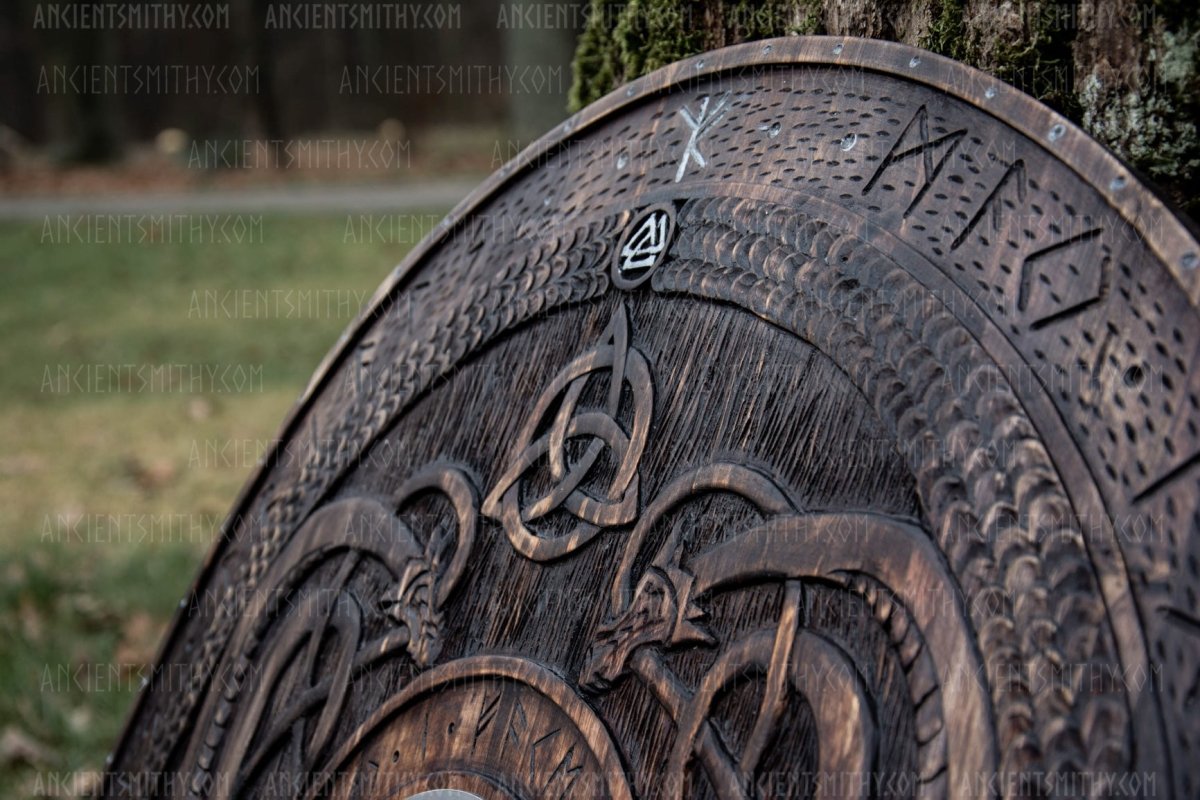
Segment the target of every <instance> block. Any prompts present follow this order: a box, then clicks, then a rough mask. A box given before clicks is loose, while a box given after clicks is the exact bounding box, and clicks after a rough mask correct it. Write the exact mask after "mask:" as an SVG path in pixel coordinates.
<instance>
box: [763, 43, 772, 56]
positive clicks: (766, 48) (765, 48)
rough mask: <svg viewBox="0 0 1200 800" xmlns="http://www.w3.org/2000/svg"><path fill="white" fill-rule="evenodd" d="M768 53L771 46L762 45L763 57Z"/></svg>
mask: <svg viewBox="0 0 1200 800" xmlns="http://www.w3.org/2000/svg"><path fill="white" fill-rule="evenodd" d="M769 52H771V45H769V44H764V45H763V55H764V56H765V55H766V54H767V53H769Z"/></svg>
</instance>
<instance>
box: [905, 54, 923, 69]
mask: <svg viewBox="0 0 1200 800" xmlns="http://www.w3.org/2000/svg"><path fill="white" fill-rule="evenodd" d="M920 63H921V57H920V56H913V57H912V58H910V59H909V60H908V65H909V66H910V67H915V66H917V65H918V64H920Z"/></svg>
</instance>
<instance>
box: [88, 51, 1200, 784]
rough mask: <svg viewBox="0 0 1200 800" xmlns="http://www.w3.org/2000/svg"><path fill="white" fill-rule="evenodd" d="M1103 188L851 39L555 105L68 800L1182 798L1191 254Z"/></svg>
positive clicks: (1189, 558)
mask: <svg viewBox="0 0 1200 800" xmlns="http://www.w3.org/2000/svg"><path fill="white" fill-rule="evenodd" d="M822 53H823V54H824V55H822ZM905 65H908V66H905ZM922 65H924V66H923V67H922ZM976 89H978V92H975V90H976ZM992 101H996V102H992ZM1039 126H1043V127H1044V130H1042V129H1041V128H1039ZM1110 169H1117V170H1119V169H1120V167H1119V165H1116V164H1115V162H1113V161H1112V159H1111V158H1110V157H1108V156H1106V155H1105V154H1103V152H1102V151H1100V150H1098V149H1097V148H1096V147H1095V145H1094V144H1093V143H1090V142H1087V141H1085V140H1084V139H1082V138H1081V135H1080V134H1079V132H1078V131H1076V130H1074V129H1071V128H1069V126H1066V125H1064V124H1061V123H1060V122H1058V121H1057V120H1056V119H1055V118H1054V117H1053V115H1052V113H1051V112H1049V111H1047V110H1046V109H1044V108H1042V107H1040V106H1037V105H1036V104H1033V103H1032V102H1031V101H1029V100H1028V99H1027V98H1019V97H1016V96H1015V95H1014V94H1013V93H1012V90H1010V89H1007V88H1004V87H1001V86H999V85H997V84H995V83H994V82H993V81H991V80H990V79H988V78H986V76H982V75H980V74H978V73H974V72H971V71H970V70H966V69H965V68H962V67H957V66H955V65H952V64H950V63H949V62H946V61H944V60H941V59H936V58H935V57H932V56H929V55H928V54H924V53H920V52H919V51H915V50H911V49H908V48H902V47H898V46H895V45H884V44H869V43H863V42H857V41H854V40H830V39H822V38H798V39H787V40H779V41H776V42H772V43H766V44H762V43H759V44H755V45H753V46H747V47H738V48H731V49H730V50H726V51H719V52H717V53H713V54H708V55H707V56H705V57H703V58H699V59H695V60H692V61H689V62H684V63H682V64H680V65H676V66H673V67H670V68H668V69H666V70H664V71H662V72H661V73H657V74H656V75H653V76H649V77H648V78H646V79H643V80H642V81H639V82H638V83H637V84H634V85H632V86H631V87H629V89H628V90H621V91H619V92H617V93H616V94H615V95H613V96H611V97H610V98H607V99H606V100H604V101H601V102H600V103H598V104H597V106H596V107H593V108H591V109H588V110H585V111H584V112H581V114H580V115H579V116H578V117H577V118H574V119H573V120H572V121H571V122H569V123H568V125H567V126H565V127H564V128H563V130H561V131H557V132H556V133H554V134H552V135H550V136H548V137H547V138H545V139H543V140H541V141H540V142H539V143H538V144H537V145H535V146H534V147H533V148H532V149H531V150H530V151H528V152H527V153H526V154H524V155H523V156H522V157H521V158H520V159H519V160H518V163H517V164H516V165H514V166H511V167H509V168H506V169H505V170H504V171H503V174H502V175H499V176H497V177H495V178H493V179H491V180H490V181H489V182H488V183H486V184H485V185H484V187H482V188H481V190H480V192H479V193H477V194H476V195H475V196H474V198H473V199H471V200H470V201H469V202H468V203H467V204H466V205H465V206H464V207H463V208H462V209H461V210H460V211H458V212H456V214H454V215H452V217H451V218H450V221H449V222H448V223H447V224H446V225H445V226H444V227H443V229H442V230H441V231H440V232H439V233H438V234H436V235H435V236H434V237H431V239H430V240H428V241H427V242H426V243H424V244H423V245H422V246H421V247H420V248H418V251H417V252H416V253H415V254H414V255H413V256H412V257H411V259H410V261H409V262H407V263H406V264H405V265H402V267H401V268H400V269H399V270H398V271H397V273H396V275H394V276H393V277H392V278H390V279H389V280H388V281H386V282H385V284H384V286H383V287H381V290H380V292H379V293H378V295H377V298H376V301H375V303H374V304H373V306H372V308H371V310H370V312H369V313H368V314H367V315H365V316H364V318H363V319H362V320H360V321H359V322H358V323H357V324H356V326H355V327H354V328H352V330H351V331H350V332H349V333H348V335H347V337H345V339H344V341H343V342H342V343H341V344H340V345H339V347H338V348H337V349H336V350H335V352H334V353H333V354H331V357H330V358H329V359H328V360H327V363H326V366H325V367H323V368H322V370H321V371H320V372H319V373H318V376H317V377H316V378H315V379H314V382H313V384H312V387H311V390H310V393H309V395H308V396H307V398H306V399H305V400H304V401H303V402H302V404H301V405H300V406H299V407H298V408H297V410H296V412H295V413H294V414H293V416H292V418H291V419H290V420H289V422H288V423H287V424H286V426H285V434H284V436H283V437H282V441H283V442H284V443H285V445H284V446H281V449H280V451H279V452H278V453H276V456H275V457H273V458H271V459H268V465H267V466H266V467H265V468H264V470H263V471H262V472H261V473H260V475H259V476H258V477H257V478H256V479H255V480H254V481H252V482H251V484H250V486H249V487H248V488H247V491H246V493H245V494H244V496H243V498H242V500H241V501H239V505H238V506H237V507H236V509H235V513H234V515H233V516H232V517H231V521H230V523H229V525H228V527H227V531H226V537H225V539H224V541H222V543H221V544H220V545H219V546H218V547H217V549H216V550H215V551H214V553H213V556H212V558H211V559H210V562H209V565H208V566H207V567H206V569H205V571H204V572H203V573H202V575H201V576H200V579H199V581H198V583H197V586H196V588H195V589H194V590H193V592H192V595H191V597H190V600H189V601H188V602H186V603H185V604H184V605H185V608H184V611H183V612H182V613H181V615H180V617H179V620H178V621H177V624H176V626H175V628H174V630H173V632H172V634H171V636H170V638H169V640H168V642H167V643H166V646H165V649H164V651H163V654H162V656H161V659H160V662H161V664H162V666H163V667H164V669H167V668H169V669H170V670H171V674H173V675H178V676H180V677H179V679H178V680H176V681H175V682H174V684H173V685H167V684H166V683H164V682H156V683H155V688H154V689H153V690H152V691H150V692H148V693H147V694H146V695H144V696H143V697H142V698H141V699H140V701H139V703H138V706H137V708H136V709H135V712H134V715H133V718H132V721H131V723H130V726H129V728H128V730H127V732H126V734H125V736H124V738H123V739H122V742H121V745H120V747H119V749H118V751H117V753H116V757H115V760H114V763H113V765H112V772H111V774H110V776H109V778H110V780H109V781H108V785H107V790H108V794H109V796H113V797H131V796H138V797H157V796H162V797H192V798H224V797H288V798H301V797H317V796H327V795H330V794H332V795H333V796H338V797H364V798H374V797H409V796H411V795H415V794H418V793H420V792H423V791H426V790H431V789H438V788H445V789H457V790H459V791H465V792H470V793H472V794H475V795H477V796H481V797H511V796H515V797H580V796H590V797H633V796H637V797H757V796H798V797H804V796H815V797H859V796H863V797H868V796H879V797H917V796H919V797H961V796H984V797H990V796H1000V795H1003V796H1038V795H1044V794H1051V795H1053V794H1064V793H1072V792H1073V793H1074V794H1076V795H1079V794H1083V795H1089V796H1091V795H1102V794H1106V793H1107V794H1112V793H1127V794H1128V793H1131V794H1155V795H1161V796H1179V797H1190V796H1194V793H1195V791H1197V790H1198V789H1200V773H1197V771H1196V767H1195V766H1194V765H1193V764H1192V760H1191V758H1190V753H1191V752H1193V751H1194V750H1195V748H1197V747H1200V721H1198V719H1197V717H1196V716H1195V715H1194V714H1191V713H1190V712H1189V708H1190V705H1191V703H1192V702H1193V700H1194V697H1195V694H1196V692H1197V680H1198V678H1197V675H1198V674H1200V635H1198V632H1200V624H1198V623H1197V622H1196V620H1197V618H1198V617H1200V614H1198V613H1197V609H1196V592H1197V590H1198V589H1200V571H1198V570H1197V567H1196V564H1197V553H1196V551H1197V549H1198V545H1197V538H1198V537H1197V536H1196V528H1197V521H1196V520H1197V513H1200V507H1198V505H1197V497H1198V496H1200V493H1198V492H1197V481H1198V480H1200V469H1197V462H1198V461H1200V430H1198V429H1197V423H1198V421H1200V399H1198V396H1200V385H1198V384H1197V381H1198V380H1200V379H1197V378H1196V377H1195V376H1196V375H1197V374H1198V373H1197V370H1196V369H1195V364H1194V362H1195V360H1196V357H1197V356H1196V354H1197V338H1198V337H1200V323H1198V321H1197V318H1196V309H1195V307H1194V305H1193V303H1192V299H1191V297H1192V295H1193V294H1194V281H1193V279H1192V278H1191V277H1190V273H1188V272H1187V270H1188V269H1189V267H1188V264H1189V263H1192V262H1191V261H1189V258H1188V256H1189V254H1191V256H1192V257H1194V256H1195V253H1196V242H1195V240H1194V239H1192V238H1191V237H1190V236H1189V235H1188V234H1187V233H1186V232H1185V231H1184V229H1183V227H1182V226H1181V225H1180V224H1179V223H1178V222H1177V221H1175V220H1173V219H1170V218H1167V217H1161V216H1155V214H1157V213H1159V212H1160V211H1161V209H1160V207H1159V206H1157V205H1156V201H1154V200H1153V198H1152V197H1151V196H1150V195H1149V194H1148V193H1147V192H1145V190H1144V189H1142V188H1141V187H1139V186H1137V185H1136V182H1134V181H1133V179H1132V178H1131V177H1130V176H1128V175H1124V174H1123V182H1122V184H1121V185H1120V186H1119V187H1118V185H1117V183H1116V182H1114V181H1113V180H1112V178H1113V177H1115V175H1114V176H1110V177H1107V178H1104V183H1103V185H1100V184H1098V178H1101V177H1103V176H1104V175H1105V174H1106V173H1105V170H1110Z"/></svg>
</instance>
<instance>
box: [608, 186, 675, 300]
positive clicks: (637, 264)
mask: <svg viewBox="0 0 1200 800" xmlns="http://www.w3.org/2000/svg"><path fill="white" fill-rule="evenodd" d="M674 233H675V211H674V208H672V207H671V206H670V205H667V204H664V205H656V206H651V207H650V208H648V209H646V210H645V211H643V212H642V214H641V216H639V217H637V218H635V220H634V223H633V224H632V225H630V226H629V233H628V234H626V236H625V238H624V239H623V240H622V242H621V246H620V247H618V248H617V251H616V257H615V259H614V261H613V271H612V278H613V283H615V284H616V285H617V286H619V287H620V288H622V289H633V288H635V287H636V286H639V285H640V284H641V283H643V282H644V281H645V280H646V279H647V278H648V277H650V273H651V271H652V270H653V269H654V268H655V267H657V266H658V265H659V264H661V263H662V261H663V259H664V258H665V257H666V254H667V247H668V245H669V244H670V243H671V237H672V236H673V235H674Z"/></svg>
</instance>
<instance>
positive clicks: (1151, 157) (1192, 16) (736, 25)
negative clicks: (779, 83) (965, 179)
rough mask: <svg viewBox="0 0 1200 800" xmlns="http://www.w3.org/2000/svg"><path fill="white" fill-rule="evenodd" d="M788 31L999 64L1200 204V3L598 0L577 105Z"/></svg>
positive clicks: (997, 71) (1002, 73) (580, 55)
mask: <svg viewBox="0 0 1200 800" xmlns="http://www.w3.org/2000/svg"><path fill="white" fill-rule="evenodd" d="M789 34H832V35H838V36H863V37H870V38H876V39H888V40H891V41H897V42H903V43H905V44H910V45H915V46H918V47H923V48H926V49H928V50H933V51H934V52H937V53H941V54H943V55H946V56H949V57H951V58H954V59H957V60H959V61H962V62H965V63H967V64H970V65H971V66H974V67H977V68H979V69H982V70H984V71H985V72H989V73H992V74H993V75H996V76H997V77H999V78H1000V79H1002V80H1004V81H1007V82H1008V83H1011V84H1012V85H1013V86H1015V87H1017V88H1018V89H1021V90H1022V91H1024V92H1026V93H1028V94H1031V95H1033V96H1034V97H1036V98H1038V99H1039V100H1042V101H1043V102H1045V103H1047V104H1049V105H1051V106H1053V107H1054V108H1055V109H1057V110H1058V111H1060V112H1062V113H1063V114H1065V115H1066V116H1068V117H1069V118H1070V119H1072V120H1074V121H1075V122H1077V123H1079V124H1080V125H1081V126H1082V127H1083V128H1084V129H1085V130H1086V131H1087V132H1088V133H1090V134H1091V135H1092V136H1094V137H1095V138H1096V139H1098V140H1099V141H1100V142H1102V143H1103V144H1105V145H1106V146H1108V147H1109V148H1110V149H1111V150H1113V152H1115V153H1116V154H1117V155H1119V156H1121V157H1122V158H1123V159H1125V160H1126V161H1127V162H1129V163H1130V164H1131V165H1132V166H1133V167H1135V168H1136V169H1138V170H1140V171H1141V172H1143V173H1145V174H1146V175H1148V176H1149V177H1150V179H1151V180H1152V182H1154V183H1156V184H1157V185H1158V186H1160V187H1161V188H1162V189H1164V190H1165V192H1166V193H1167V195H1168V196H1169V197H1170V198H1171V199H1172V200H1174V201H1175V203H1176V204H1178V205H1179V206H1181V207H1182V208H1184V210H1186V211H1189V212H1190V213H1192V214H1195V213H1196V211H1197V210H1198V209H1200V200H1198V198H1197V195H1198V194H1200V193H1198V192H1197V191H1196V187H1195V183H1196V179H1197V178H1198V177H1200V133H1198V131H1197V126H1198V123H1197V119H1198V117H1200V6H1197V5H1196V4H1194V3H1191V2H1185V0H1157V1H1156V2H1134V0H1075V2H1068V3H1055V2H1050V1H1049V0H1022V1H1019V2H1011V3H1002V4H998V3H994V2H992V0H940V1H939V0H935V2H932V3H920V2H916V1H915V0H766V2H762V3H754V2H749V1H748V0H734V1H731V0H685V2H675V0H592V3H591V6H590V14H589V17H588V24H587V28H586V29H585V30H584V32H583V34H582V36H581V37H580V40H579V46H578V48H577V50H576V53H575V62H574V67H575V79H574V84H573V86H572V88H571V104H572V107H573V108H574V109H578V108H581V107H582V106H584V105H586V104H588V103H590V102H592V101H593V100H596V99H598V98H599V97H601V96H603V95H604V94H606V93H607V92H609V91H611V90H612V89H613V88H615V87H616V86H618V85H620V84H622V83H624V82H626V81H629V80H632V79H634V78H637V77H639V76H641V75H644V74H646V73H647V72H650V71H652V70H654V69H657V68H658V67H661V66H663V65H665V64H669V63H671V62H672V61H676V60H678V59H680V58H685V57H687V56H691V55H695V54H696V53H700V52H704V51H706V50H712V49H714V48H718V47H724V46H726V45H730V44H736V43H739V42H745V41H752V40H755V39H764V38H769V37H773V36H785V35H789Z"/></svg>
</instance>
